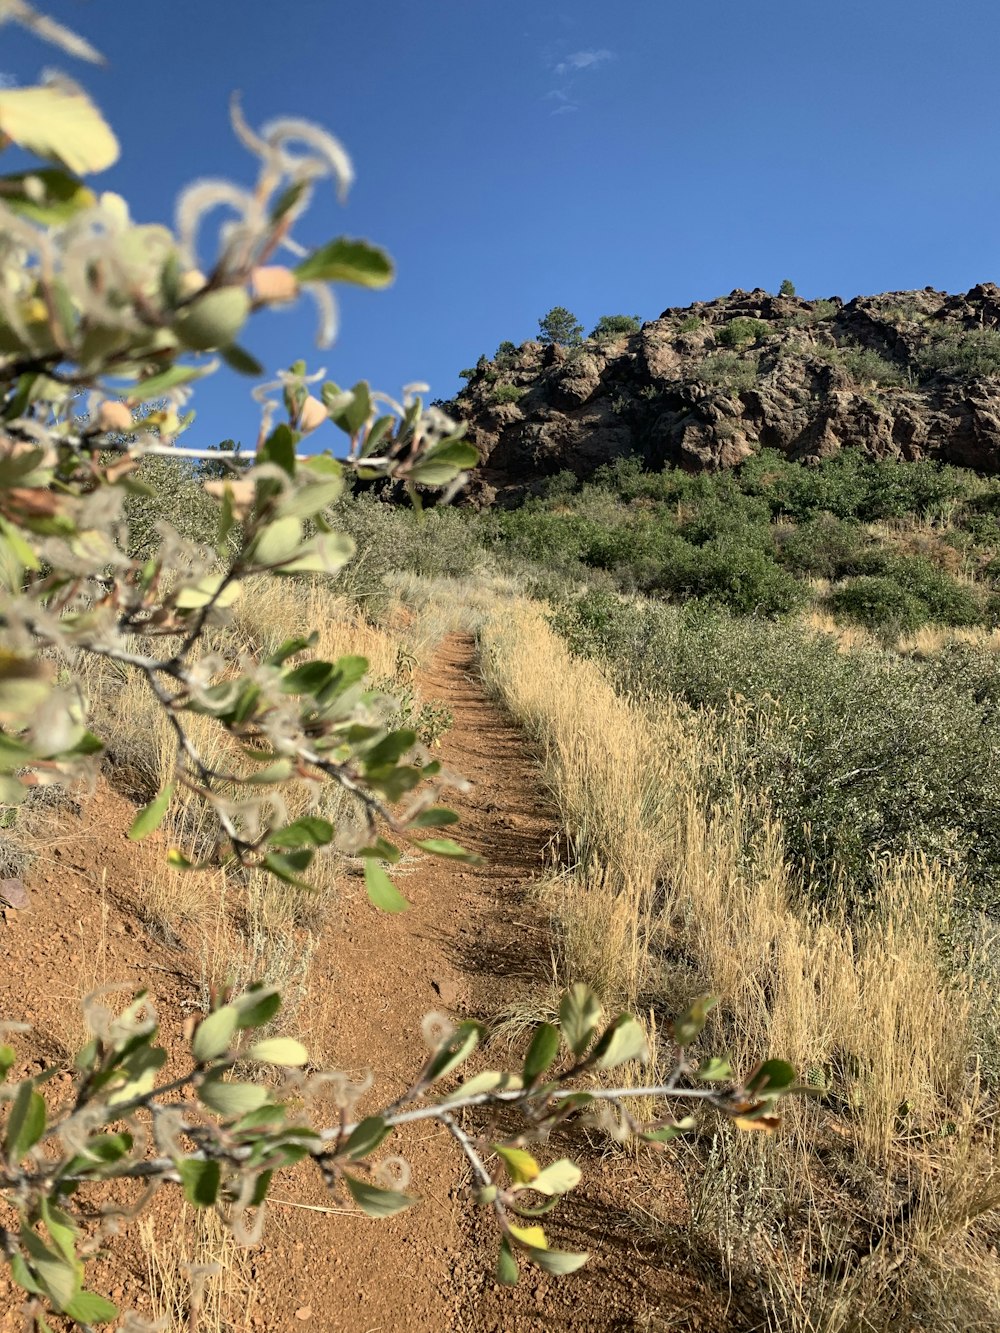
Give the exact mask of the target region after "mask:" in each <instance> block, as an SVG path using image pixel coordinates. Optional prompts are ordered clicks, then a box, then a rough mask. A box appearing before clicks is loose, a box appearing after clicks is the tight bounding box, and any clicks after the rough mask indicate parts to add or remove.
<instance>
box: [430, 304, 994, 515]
mask: <svg viewBox="0 0 1000 1333" xmlns="http://www.w3.org/2000/svg"><path fill="white" fill-rule="evenodd" d="M449 407H450V410H452V411H453V412H454V413H455V414H456V415H457V416H460V417H462V418H464V419H465V420H466V421H468V423H469V436H470V439H471V440H472V441H473V442H474V443H475V444H476V445H477V446H478V448H479V450H480V454H481V457H482V459H483V462H482V465H481V467H480V468H479V469H477V471H476V474H475V476H474V479H473V481H472V483H471V485H470V488H469V498H470V499H471V500H472V501H473V502H474V503H480V504H490V503H494V502H499V503H516V502H517V501H518V500H519V499H520V498H522V497H523V496H524V495H525V494H526V493H530V491H531V490H532V489H533V488H535V487H537V485H538V483H539V481H540V480H541V479H542V478H544V477H546V476H550V475H552V474H554V473H557V472H560V471H563V470H569V471H571V472H573V473H575V474H576V475H577V476H580V477H586V476H588V475H589V474H590V473H592V472H593V471H594V470H595V469H596V468H597V467H599V466H600V465H601V464H603V463H608V462H611V461H613V460H614V459H616V458H620V457H624V456H627V455H630V454H637V455H639V456H640V457H642V458H643V459H644V460H645V461H646V462H647V463H648V464H649V465H650V466H653V467H662V466H665V465H669V464H673V465H676V466H679V467H683V468H687V469H691V470H700V469H716V468H726V467H733V466H735V465H737V464H739V463H740V462H741V461H742V460H743V459H745V458H747V457H748V456H749V455H750V454H752V453H755V452H757V451H758V450H760V449H762V448H773V449H778V450H780V451H781V452H782V453H784V454H786V455H788V456H789V457H791V458H795V459H800V460H802V461H803V462H806V463H808V462H815V461H818V460H820V459H823V458H828V457H830V456H831V455H832V454H835V453H836V452H837V451H838V450H840V449H844V448H855V449H861V450H862V451H863V452H864V453H866V454H869V455H871V456H873V457H879V458H887V457H892V458H900V459H917V458H935V459H940V460H942V461H946V462H950V463H957V464H961V465H962V466H964V467H971V468H976V469H979V470H981V471H983V472H998V471H1000V288H998V287H996V286H994V285H993V284H992V283H984V284H982V285H981V286H978V287H974V288H973V289H972V290H971V291H969V292H967V293H965V294H964V295H960V296H949V295H948V294H946V293H944V292H938V291H934V290H933V289H931V288H926V289H925V290H923V291H915V292H887V293H884V294H882V295H880V296H871V297H857V298H856V299H855V300H853V301H849V302H847V303H845V302H843V301H842V300H840V298H839V297H834V298H831V299H830V300H827V301H806V300H802V299H800V298H798V297H794V296H773V295H771V294H770V293H768V292H764V291H759V290H758V291H753V292H743V291H735V292H733V293H732V294H731V295H730V296H727V297H723V298H720V299H719V300H716V301H709V302H704V303H701V302H700V303H698V304H696V305H692V306H687V307H684V308H672V309H669V310H665V311H664V312H663V314H662V315H660V317H659V318H658V319H655V320H651V321H650V322H649V323H647V324H645V325H643V327H642V329H641V330H640V331H639V332H638V333H635V334H629V335H625V336H621V337H618V338H615V339H613V340H608V341H600V340H597V339H590V340H588V341H587V342H586V343H584V344H583V345H582V346H581V347H579V348H573V349H567V348H564V347H559V346H544V345H543V344H541V343H538V342H526V343H523V344H522V345H521V347H520V348H518V349H517V350H516V351H514V352H508V353H507V354H506V355H503V356H499V357H497V359H496V360H494V361H489V360H487V359H486V358H482V359H481V360H480V362H479V364H478V365H477V367H476V370H475V372H473V373H472V377H471V379H470V381H469V383H468V385H467V387H466V388H465V389H464V390H463V391H462V393H460V394H459V395H458V397H457V399H456V400H455V401H454V402H453V403H451V404H449Z"/></svg>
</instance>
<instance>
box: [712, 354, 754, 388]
mask: <svg viewBox="0 0 1000 1333" xmlns="http://www.w3.org/2000/svg"><path fill="white" fill-rule="evenodd" d="M758 367H759V362H758V360H757V357H755V356H738V355H737V354H736V353H735V352H716V353H715V355H714V356H706V357H705V359H704V361H702V362H701V364H700V365H699V366H698V369H697V375H698V378H699V379H702V380H704V381H705V382H706V383H707V384H719V385H722V386H723V387H725V388H727V389H733V390H736V391H738V390H740V389H752V388H753V387H754V385H755V384H756V383H757V372H758Z"/></svg>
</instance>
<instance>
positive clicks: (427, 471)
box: [410, 459, 462, 486]
mask: <svg viewBox="0 0 1000 1333" xmlns="http://www.w3.org/2000/svg"><path fill="white" fill-rule="evenodd" d="M461 471H462V469H461V468H458V467H455V466H454V465H453V464H451V463H438V462H435V461H434V460H433V459H431V460H430V461H428V462H426V463H417V465H416V466H415V467H414V468H413V470H412V471H411V472H410V480H411V481H415V482H416V483H417V484H418V485H420V486H447V485H448V483H449V482H450V481H454V480H455V478H456V477H457V476H458V474H459V472H461Z"/></svg>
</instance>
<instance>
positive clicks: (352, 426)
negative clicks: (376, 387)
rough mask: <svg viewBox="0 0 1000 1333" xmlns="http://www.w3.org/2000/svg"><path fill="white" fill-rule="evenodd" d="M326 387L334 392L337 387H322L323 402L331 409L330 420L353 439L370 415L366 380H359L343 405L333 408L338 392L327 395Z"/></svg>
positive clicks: (369, 392)
mask: <svg viewBox="0 0 1000 1333" xmlns="http://www.w3.org/2000/svg"><path fill="white" fill-rule="evenodd" d="M328 387H329V388H331V389H334V390H336V387H337V386H336V385H330V386H327V385H324V386H323V401H324V402H325V403H326V404H327V406H328V407H330V408H331V412H330V420H331V421H332V422H333V424H334V425H335V426H339V427H340V429H341V430H342V431H345V432H346V433H347V434H348V435H350V436H351V438H352V439H353V438H354V436H355V435H357V433H358V432H359V431H360V430H361V428H362V426H364V424H365V422H366V421H367V420H368V418H369V417H370V416H371V414H372V397H371V389H370V388H369V386H368V383H367V381H366V380H359V381H358V383H357V384H355V386H354V388H353V389H350V390H349V391H348V393H349V397H348V398H347V399H345V401H344V403H343V404H342V405H341V406H339V407H336V408H334V407H333V404H334V403H335V402H336V401H337V397H338V396H339V390H338V391H337V392H336V393H331V394H329V395H328V394H327V388H328Z"/></svg>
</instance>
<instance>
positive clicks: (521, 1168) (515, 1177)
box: [493, 1143, 541, 1185]
mask: <svg viewBox="0 0 1000 1333" xmlns="http://www.w3.org/2000/svg"><path fill="white" fill-rule="evenodd" d="M493 1150H494V1152H496V1153H497V1155H498V1156H499V1157H501V1158H502V1159H503V1164H504V1166H505V1167H506V1168H507V1172H508V1174H509V1175H510V1178H511V1180H512V1181H513V1182H514V1184H515V1185H528V1184H530V1183H531V1182H532V1181H533V1180H534V1179H535V1177H536V1176H537V1175H538V1174H539V1173H540V1170H541V1168H540V1167H539V1165H538V1163H537V1162H536V1161H535V1159H534V1157H532V1155H531V1153H530V1152H525V1150H524V1149H523V1148H509V1147H507V1145H506V1144H503V1143H494V1144H493Z"/></svg>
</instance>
